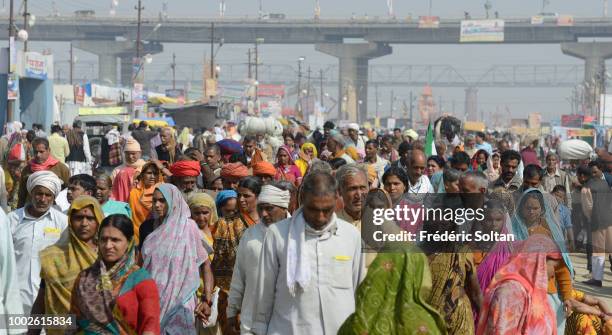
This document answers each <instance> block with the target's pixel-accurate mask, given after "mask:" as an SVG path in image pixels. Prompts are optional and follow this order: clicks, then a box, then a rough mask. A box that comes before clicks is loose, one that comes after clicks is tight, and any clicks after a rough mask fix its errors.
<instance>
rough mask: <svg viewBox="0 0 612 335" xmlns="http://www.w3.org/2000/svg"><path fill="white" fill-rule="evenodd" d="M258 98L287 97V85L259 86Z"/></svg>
mask: <svg viewBox="0 0 612 335" xmlns="http://www.w3.org/2000/svg"><path fill="white" fill-rule="evenodd" d="M257 96H258V97H272V98H276V97H280V98H282V97H284V96H285V85H270V84H259V86H258V87H257Z"/></svg>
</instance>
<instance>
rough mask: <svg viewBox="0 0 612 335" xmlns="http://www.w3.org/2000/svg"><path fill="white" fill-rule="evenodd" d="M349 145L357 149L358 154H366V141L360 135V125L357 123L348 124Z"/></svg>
mask: <svg viewBox="0 0 612 335" xmlns="http://www.w3.org/2000/svg"><path fill="white" fill-rule="evenodd" d="M347 128H348V135H349V136H348V137H349V140H348V142H349V143H348V144H347V145H352V146H354V147H355V148H356V149H357V152H359V153H361V154H364V153H365V141H364V140H363V137H361V135H360V134H359V125H358V124H357V123H349V124H348V127H347Z"/></svg>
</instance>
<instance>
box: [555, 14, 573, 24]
mask: <svg viewBox="0 0 612 335" xmlns="http://www.w3.org/2000/svg"><path fill="white" fill-rule="evenodd" d="M557 25H558V26H561V27H570V26H573V25H574V17H573V16H571V15H559V17H558V18H557Z"/></svg>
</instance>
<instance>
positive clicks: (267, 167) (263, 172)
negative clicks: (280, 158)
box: [252, 161, 276, 177]
mask: <svg viewBox="0 0 612 335" xmlns="http://www.w3.org/2000/svg"><path fill="white" fill-rule="evenodd" d="M252 168H253V175H254V176H271V177H274V176H275V175H276V169H275V168H274V165H273V164H272V163H270V162H266V161H260V162H257V163H255V164H253V166H252Z"/></svg>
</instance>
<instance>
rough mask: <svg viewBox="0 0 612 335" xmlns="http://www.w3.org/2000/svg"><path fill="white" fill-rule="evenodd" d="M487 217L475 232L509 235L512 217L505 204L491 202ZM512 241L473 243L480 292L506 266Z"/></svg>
mask: <svg viewBox="0 0 612 335" xmlns="http://www.w3.org/2000/svg"><path fill="white" fill-rule="evenodd" d="M484 207H485V213H484V214H485V217H484V220H483V221H477V222H476V225H474V227H473V228H472V231H473V232H476V231H480V232H481V233H482V234H483V235H487V234H489V233H491V232H494V233H500V234H507V233H508V232H509V231H510V228H509V226H510V216H509V215H508V211H507V209H506V207H504V203H503V202H502V201H500V200H489V201H487V202H486V203H485V206H484ZM512 250H513V248H512V242H510V241H501V240H500V241H495V240H493V241H479V242H477V243H476V242H473V243H472V251H473V257H474V264H475V265H476V268H477V270H476V275H477V277H478V284H479V285H480V290H481V291H482V292H485V291H486V289H487V287H488V286H489V283H491V280H493V277H494V276H495V274H496V273H497V271H498V270H499V269H500V268H501V267H502V266H504V265H505V264H506V263H507V262H508V261H509V260H510V257H511V255H512ZM478 318H479V315H478V312H477V311H476V310H474V321H475V324H476V325H477V324H478Z"/></svg>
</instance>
